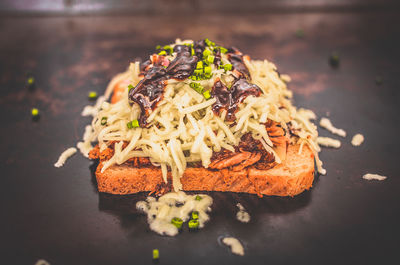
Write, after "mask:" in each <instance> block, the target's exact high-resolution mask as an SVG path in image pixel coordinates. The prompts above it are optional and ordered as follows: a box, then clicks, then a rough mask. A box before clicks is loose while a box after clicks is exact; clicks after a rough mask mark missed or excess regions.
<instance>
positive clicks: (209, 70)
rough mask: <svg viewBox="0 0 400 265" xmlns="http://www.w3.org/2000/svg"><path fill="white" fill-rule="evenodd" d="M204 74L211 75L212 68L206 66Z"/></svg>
mask: <svg viewBox="0 0 400 265" xmlns="http://www.w3.org/2000/svg"><path fill="white" fill-rule="evenodd" d="M204 73H205V74H206V75H209V74H211V66H206V67H204Z"/></svg>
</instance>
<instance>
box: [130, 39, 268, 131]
mask: <svg viewBox="0 0 400 265" xmlns="http://www.w3.org/2000/svg"><path fill="white" fill-rule="evenodd" d="M205 48H206V43H205V41H204V40H200V41H195V42H194V43H193V49H194V53H195V55H193V56H191V47H189V46H186V45H176V46H175V47H174V52H176V53H177V55H176V58H175V59H174V60H173V61H172V62H170V63H169V65H168V66H167V68H165V67H164V66H163V60H164V59H165V57H164V56H159V55H153V59H155V60H153V66H151V67H150V65H151V61H145V62H144V63H143V64H142V65H141V67H140V70H141V75H143V79H142V80H141V81H140V82H139V83H138V84H137V85H136V87H134V88H133V89H131V90H130V91H129V93H128V97H129V100H130V101H131V104H133V102H135V103H137V104H138V105H139V106H140V109H141V114H140V117H139V125H140V127H146V125H147V121H146V120H147V117H148V116H149V115H150V111H151V110H154V109H155V108H156V107H157V104H158V102H160V101H161V100H162V99H163V96H164V89H165V86H166V85H167V80H168V79H171V78H173V79H176V80H184V79H186V78H188V77H189V76H190V75H192V74H193V71H194V70H195V68H196V64H197V62H198V61H199V58H202V54H203V51H204V50H205ZM227 56H228V60H229V61H230V63H231V64H232V67H233V69H235V70H237V71H238V72H239V77H237V78H235V80H234V83H233V84H232V87H231V88H230V89H228V88H227V87H226V86H225V85H224V84H223V83H222V82H221V81H220V80H217V81H216V82H215V83H214V86H213V87H212V89H211V95H212V96H213V97H214V98H216V102H215V103H214V104H213V105H212V110H213V112H214V113H215V114H216V115H220V113H221V111H222V110H223V109H225V110H226V111H227V115H226V120H227V121H235V119H236V116H235V112H236V111H237V109H238V105H239V104H240V103H241V102H243V100H244V99H245V98H246V97H248V96H250V95H252V96H255V97H258V96H260V94H261V89H260V88H259V87H258V86H257V85H255V84H251V83H249V82H248V81H247V80H248V79H250V73H249V70H248V69H247V67H246V65H245V64H244V62H243V54H242V53H241V52H240V51H239V50H238V49H236V48H234V47H232V48H230V49H229V50H228V53H227ZM220 58H221V54H220V51H219V50H217V51H216V59H217V60H216V61H215V62H214V63H215V64H216V65H218V64H220V62H221V59H220Z"/></svg>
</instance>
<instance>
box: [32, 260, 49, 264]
mask: <svg viewBox="0 0 400 265" xmlns="http://www.w3.org/2000/svg"><path fill="white" fill-rule="evenodd" d="M35 265H50V263H49V262H47V261H46V260H44V259H40V260H38V261H36V263H35Z"/></svg>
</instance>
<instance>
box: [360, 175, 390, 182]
mask: <svg viewBox="0 0 400 265" xmlns="http://www.w3.org/2000/svg"><path fill="white" fill-rule="evenodd" d="M362 178H363V179H366V180H380V181H382V180H385V179H386V178H387V177H386V176H381V175H378V174H371V173H367V174H365V175H364V176H363V177H362Z"/></svg>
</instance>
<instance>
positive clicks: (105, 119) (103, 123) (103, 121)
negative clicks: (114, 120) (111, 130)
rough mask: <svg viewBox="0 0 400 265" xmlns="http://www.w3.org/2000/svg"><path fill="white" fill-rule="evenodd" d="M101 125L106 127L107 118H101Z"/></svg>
mask: <svg viewBox="0 0 400 265" xmlns="http://www.w3.org/2000/svg"><path fill="white" fill-rule="evenodd" d="M100 124H101V125H106V124H107V117H103V118H101V123H100Z"/></svg>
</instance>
